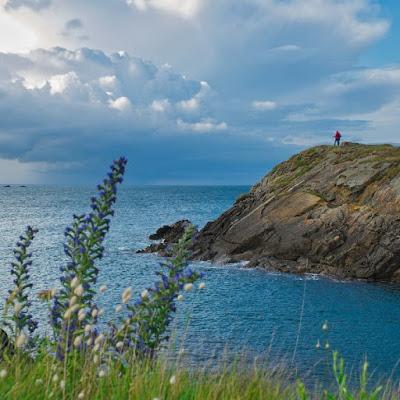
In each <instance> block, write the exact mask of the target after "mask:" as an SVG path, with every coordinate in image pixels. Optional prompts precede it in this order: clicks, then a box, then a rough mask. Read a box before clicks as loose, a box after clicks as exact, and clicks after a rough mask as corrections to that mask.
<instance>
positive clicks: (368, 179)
mask: <svg viewBox="0 0 400 400" xmlns="http://www.w3.org/2000/svg"><path fill="white" fill-rule="evenodd" d="M188 223H189V222H188V221H186V220H185V221H179V222H177V223H176V224H174V225H173V226H165V227H163V228H160V229H159V230H158V231H157V233H156V234H155V235H154V236H152V237H151V238H152V239H157V240H158V242H157V243H154V244H152V245H151V246H149V247H148V248H147V249H145V250H143V251H144V252H158V253H160V254H161V255H168V249H169V247H170V244H172V243H175V242H176V241H177V239H178V238H179V236H180V233H181V232H182V230H183V229H184V228H185V227H186V226H187V224H188ZM192 257H193V259H195V260H206V261H213V262H218V263H236V262H239V261H247V262H248V263H247V266H248V267H256V266H257V267H263V268H267V269H270V270H275V271H282V272H290V273H316V274H324V275H329V276H334V277H338V278H341V279H368V280H381V281H396V282H399V281H400V149H399V148H397V147H394V146H391V145H361V144H353V143H345V144H344V145H343V146H341V147H340V148H333V147H332V146H318V147H313V148H310V149H308V150H305V151H303V152H301V153H299V154H297V155H295V156H293V157H291V158H290V159H289V160H287V161H285V162H283V163H281V164H279V165H277V166H276V167H275V168H274V169H273V170H272V171H271V172H270V173H268V174H267V175H266V176H265V177H264V178H263V179H262V180H261V181H260V182H259V183H257V184H256V185H255V186H254V187H253V188H252V189H251V190H250V192H249V193H246V194H243V195H242V196H240V197H239V198H238V199H237V200H236V202H235V204H234V205H233V206H232V207H231V208H230V209H229V210H227V211H226V212H225V213H223V214H222V215H221V216H220V217H219V218H218V219H216V220H215V221H212V222H209V223H208V224H206V226H205V227H204V228H203V229H201V230H200V231H199V232H198V234H197V237H196V240H195V243H194V245H193V248H192Z"/></svg>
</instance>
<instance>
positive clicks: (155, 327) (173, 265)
mask: <svg viewBox="0 0 400 400" xmlns="http://www.w3.org/2000/svg"><path fill="white" fill-rule="evenodd" d="M126 163H127V160H126V159H125V158H124V157H122V158H120V159H118V160H116V161H114V162H113V164H112V165H111V170H110V172H109V173H108V175H107V177H106V178H105V179H104V180H103V182H102V183H101V184H100V185H98V187H97V189H98V195H97V196H96V197H92V198H91V204H90V207H91V211H90V212H89V213H88V214H83V215H74V216H73V222H72V224H71V226H69V227H67V228H66V230H65V244H64V252H65V255H66V256H67V258H68V262H67V263H66V265H64V266H62V267H61V268H60V270H61V277H60V286H61V288H60V290H58V291H57V290H56V289H54V288H53V289H51V290H45V291H42V292H40V293H39V297H41V298H42V299H45V300H50V299H51V300H52V304H51V311H50V314H51V315H50V317H51V318H50V320H51V321H50V322H51V326H52V328H53V333H54V337H53V341H52V343H51V344H52V346H50V347H51V348H52V349H54V348H56V355H57V357H58V358H59V359H62V360H67V358H66V356H67V355H68V354H69V353H70V352H71V351H76V352H82V353H84V354H87V352H88V351H90V352H91V353H90V354H92V355H93V359H94V360H96V361H95V363H101V361H102V355H104V354H106V353H107V354H112V355H113V356H116V357H117V358H118V359H120V360H121V359H122V358H121V355H125V354H132V353H133V354H135V355H139V356H140V357H141V358H143V357H149V358H154V356H155V354H156V352H157V350H159V349H160V348H161V345H162V343H163V341H165V340H167V339H168V326H169V324H170V322H171V320H172V317H173V314H174V312H175V311H176V304H175V303H176V301H177V300H179V299H180V298H181V297H182V294H180V292H181V291H189V290H191V289H192V287H193V283H194V282H195V281H196V280H197V279H199V277H200V274H199V273H197V272H194V271H192V270H191V269H190V268H188V263H187V259H188V248H189V247H190V244H191V241H192V239H193V231H194V229H193V227H192V226H191V227H189V228H188V229H187V230H186V231H185V233H184V235H183V237H182V238H181V240H179V242H178V243H177V245H176V246H175V247H174V248H173V251H172V254H173V256H172V257H171V258H170V259H169V260H168V261H167V262H166V263H163V264H162V267H163V268H162V270H161V271H159V272H158V273H157V275H158V279H157V281H156V283H155V284H154V286H152V287H149V288H147V289H145V290H143V291H142V292H141V294H140V296H139V298H138V299H137V300H136V301H133V302H131V301H130V300H131V297H132V289H131V288H127V289H126V290H125V291H124V293H123V295H122V303H123V304H124V305H125V307H126V308H125V312H124V313H123V315H125V317H124V318H122V317H121V318H120V319H119V320H117V322H113V323H109V324H108V326H109V327H110V329H108V330H107V331H104V329H102V328H101V326H100V324H99V323H98V317H99V316H100V315H101V314H102V310H99V309H98V308H97V306H96V304H95V300H94V297H95V295H96V290H95V285H96V284H97V277H98V273H99V269H98V266H97V263H98V261H99V260H100V259H101V258H102V257H103V255H104V246H103V243H104V239H105V237H106V235H107V233H108V231H109V229H110V220H111V217H113V216H114V210H113V205H114V203H115V201H116V195H117V187H118V185H119V184H121V183H122V181H123V175H124V173H125V167H126ZM35 233H36V231H35V230H34V229H33V228H30V227H28V228H27V230H26V232H25V234H24V235H23V236H21V238H20V241H19V242H18V243H17V248H16V250H15V251H14V253H15V257H16V262H14V263H13V264H12V274H13V275H15V281H14V282H15V288H14V289H13V290H11V291H10V296H9V297H8V299H7V304H6V305H7V307H6V310H8V311H9V310H10V309H11V308H12V309H13V310H12V313H11V315H6V318H5V319H4V324H5V326H7V327H9V328H10V329H9V332H10V333H11V334H12V335H13V336H14V338H15V344H16V346H17V347H24V346H25V344H26V342H27V339H28V336H29V335H30V334H32V332H33V331H34V330H35V329H36V327H37V323H36V322H35V321H34V320H33V319H32V315H31V314H30V313H29V306H30V302H29V300H28V294H27V291H28V290H29V289H30V288H31V287H32V285H31V284H30V283H29V281H28V280H29V271H28V267H29V266H30V265H31V263H32V261H31V254H30V253H28V247H29V245H30V244H31V241H32V239H33V237H34V234H35ZM203 286H204V285H203ZM104 291H105V286H104V285H102V286H101V289H100V290H99V292H100V293H102V292H104ZM119 307H121V309H122V306H117V308H119ZM113 321H115V319H113ZM103 326H104V325H103ZM11 328H13V329H11ZM38 343H39V341H38Z"/></svg>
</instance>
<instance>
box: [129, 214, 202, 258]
mask: <svg viewBox="0 0 400 400" xmlns="http://www.w3.org/2000/svg"><path fill="white" fill-rule="evenodd" d="M190 225H191V223H190V221H188V220H186V219H185V220H182V221H178V222H175V224H173V225H164V226H162V227H161V228H159V229H157V232H156V233H154V234H152V235H150V236H149V239H150V240H155V241H157V242H156V243H152V244H150V245H149V246H147V247H146V248H145V249H143V250H138V251H137V252H136V253H138V254H142V253H158V254H159V255H160V256H162V257H168V256H170V255H171V250H172V246H173V245H174V244H176V243H178V241H179V239H180V238H181V237H182V236H183V234H184V232H185V230H186V229H187V228H188V227H189V226H190ZM196 233H197V231H196Z"/></svg>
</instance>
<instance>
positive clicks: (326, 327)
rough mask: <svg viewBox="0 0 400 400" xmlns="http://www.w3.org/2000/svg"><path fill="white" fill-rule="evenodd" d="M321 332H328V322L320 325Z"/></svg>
mask: <svg viewBox="0 0 400 400" xmlns="http://www.w3.org/2000/svg"><path fill="white" fill-rule="evenodd" d="M322 330H323V331H327V330H328V322H327V321H325V322H324V323H323V324H322Z"/></svg>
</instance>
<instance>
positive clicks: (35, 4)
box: [4, 0, 52, 11]
mask: <svg viewBox="0 0 400 400" xmlns="http://www.w3.org/2000/svg"><path fill="white" fill-rule="evenodd" d="M51 4H52V0H7V2H6V4H5V6H4V8H5V9H6V10H16V9H18V8H21V7H26V8H30V9H31V10H33V11H41V10H44V9H45V8H48V7H50V5H51Z"/></svg>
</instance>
